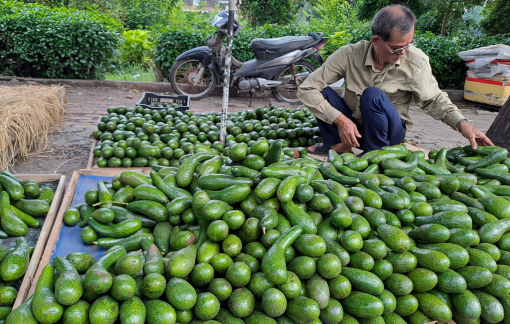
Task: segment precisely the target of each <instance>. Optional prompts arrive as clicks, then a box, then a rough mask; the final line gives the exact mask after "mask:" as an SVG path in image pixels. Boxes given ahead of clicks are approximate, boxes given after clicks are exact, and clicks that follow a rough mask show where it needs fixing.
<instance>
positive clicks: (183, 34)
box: [154, 25, 214, 76]
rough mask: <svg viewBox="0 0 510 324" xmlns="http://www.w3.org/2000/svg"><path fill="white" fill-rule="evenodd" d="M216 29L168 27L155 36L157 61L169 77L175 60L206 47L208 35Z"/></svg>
mask: <svg viewBox="0 0 510 324" xmlns="http://www.w3.org/2000/svg"><path fill="white" fill-rule="evenodd" d="M213 30H214V28H213V27H212V26H211V27H205V26H204V27H203V28H197V27H191V26H179V25H172V26H168V27H167V28H164V29H162V30H160V31H159V33H158V34H157V35H156V36H155V40H156V46H155V57H154V58H155V60H156V64H158V65H159V66H160V68H161V70H162V71H163V73H164V75H167V76H168V73H169V72H170V69H171V68H172V65H173V64H174V63H175V59H176V58H177V56H179V55H180V54H182V53H184V52H185V51H188V50H190V49H192V48H195V47H199V46H204V45H205V38H206V37H207V35H209V34H212V33H213Z"/></svg>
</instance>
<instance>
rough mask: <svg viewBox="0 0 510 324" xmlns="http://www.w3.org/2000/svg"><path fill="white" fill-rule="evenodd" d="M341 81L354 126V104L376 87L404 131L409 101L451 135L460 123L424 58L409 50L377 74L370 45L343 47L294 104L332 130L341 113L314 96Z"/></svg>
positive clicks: (302, 88) (356, 114)
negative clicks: (343, 79)
mask: <svg viewBox="0 0 510 324" xmlns="http://www.w3.org/2000/svg"><path fill="white" fill-rule="evenodd" d="M342 78H345V82H346V89H345V92H344V95H343V98H344V101H345V103H346V104H347V106H348V107H349V109H350V110H351V111H352V112H353V116H354V117H355V118H356V119H357V120H359V121H360V122H361V111H360V107H359V102H360V98H361V95H362V94H363V91H364V90H365V89H366V88H369V87H377V88H379V89H381V90H382V91H384V93H386V95H387V96H388V98H389V99H390V101H391V102H392V103H393V105H394V106H395V108H396V109H397V112H398V114H399V115H400V118H402V119H403V120H405V121H406V128H407V130H411V128H412V121H411V118H410V117H409V107H410V106H411V102H413V101H414V102H416V104H417V105H419V106H420V107H421V108H422V109H423V111H424V112H425V113H427V114H429V115H430V116H432V117H434V118H435V119H437V120H441V121H442V122H443V123H445V124H447V125H449V126H450V127H452V128H453V129H455V130H456V129H457V128H456V125H457V122H459V121H460V120H461V119H463V118H464V117H463V116H462V114H461V113H460V111H459V110H458V109H457V106H455V105H454V104H453V103H452V102H451V101H450V99H449V98H448V95H447V94H446V93H444V92H443V91H441V90H440V89H439V86H438V84H437V81H436V79H435V78H434V76H433V75H432V69H431V67H430V64H429V59H428V57H427V55H425V53H423V52H422V51H421V50H420V49H418V48H416V47H414V46H412V45H411V46H410V47H409V48H408V49H407V50H406V53H405V55H404V56H403V57H402V58H401V59H400V60H399V61H398V62H396V63H395V64H387V65H386V66H385V67H384V69H383V70H382V71H379V70H377V69H376V68H375V65H374V58H373V55H372V43H371V42H369V41H361V42H359V43H357V44H352V45H347V46H344V47H342V48H340V49H339V50H337V51H336V52H335V53H333V54H332V55H331V56H330V57H329V58H328V59H327V60H326V63H325V64H324V65H323V66H322V67H320V68H319V69H317V70H316V71H315V72H313V73H311V74H310V76H309V77H308V78H307V79H306V80H305V81H304V82H303V84H302V85H301V86H300V87H299V90H298V98H299V99H300V100H301V102H303V104H305V105H306V106H307V107H308V108H309V109H310V111H311V112H312V113H313V114H314V115H315V116H316V117H317V118H319V119H321V120H323V121H325V122H327V123H329V124H332V123H333V122H334V121H335V119H336V118H337V117H338V116H339V115H340V114H341V113H340V112H339V111H338V110H336V109H335V108H333V107H332V106H331V104H329V102H327V101H326V100H325V99H324V97H323V96H322V94H321V93H320V91H322V90H323V89H324V88H326V87H328V86H329V85H330V84H333V83H335V82H336V81H338V80H340V79H342ZM348 117H350V116H348Z"/></svg>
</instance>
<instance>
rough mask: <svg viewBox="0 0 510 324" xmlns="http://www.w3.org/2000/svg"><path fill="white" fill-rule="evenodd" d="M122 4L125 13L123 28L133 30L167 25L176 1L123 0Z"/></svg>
mask: <svg viewBox="0 0 510 324" xmlns="http://www.w3.org/2000/svg"><path fill="white" fill-rule="evenodd" d="M122 3H123V6H124V9H125V11H126V16H125V19H124V20H123V21H124V26H125V27H126V28H129V29H135V28H139V27H142V28H146V27H148V26H155V25H157V24H165V23H169V22H170V20H168V18H169V15H170V12H171V11H172V8H174V7H175V5H176V4H177V0H123V1H122Z"/></svg>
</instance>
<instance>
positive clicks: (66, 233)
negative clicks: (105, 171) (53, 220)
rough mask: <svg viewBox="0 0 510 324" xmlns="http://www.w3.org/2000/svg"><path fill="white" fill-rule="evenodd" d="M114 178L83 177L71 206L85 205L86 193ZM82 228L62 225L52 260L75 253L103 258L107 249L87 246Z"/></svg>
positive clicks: (80, 179) (77, 185) (79, 181)
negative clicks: (84, 242) (82, 238)
mask: <svg viewBox="0 0 510 324" xmlns="http://www.w3.org/2000/svg"><path fill="white" fill-rule="evenodd" d="M112 179H113V178H112V177H100V176H93V175H82V176H80V178H79V179H78V183H77V184H76V190H75V192H74V197H73V202H72V203H71V206H74V205H78V204H81V203H85V193H86V192H87V191H89V190H91V189H93V190H97V183H98V182H99V181H111V180H112ZM81 230H82V229H81V228H80V227H79V226H78V225H76V226H73V227H69V226H67V225H66V224H63V225H62V229H61V230H60V234H59V237H58V241H57V243H56V244H55V248H54V250H53V255H52V256H51V260H52V261H53V258H54V257H56V256H63V257H66V256H67V255H68V254H70V253H73V252H86V253H88V254H90V255H91V256H93V257H94V258H95V259H96V260H97V259H98V258H100V257H101V256H103V254H104V252H105V251H106V249H100V248H99V247H98V246H97V245H85V244H83V242H82V240H81V236H80V235H81Z"/></svg>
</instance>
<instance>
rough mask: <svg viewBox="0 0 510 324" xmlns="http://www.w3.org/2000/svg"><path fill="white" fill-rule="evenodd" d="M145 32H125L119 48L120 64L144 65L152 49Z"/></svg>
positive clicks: (148, 34) (136, 30)
mask: <svg viewBox="0 0 510 324" xmlns="http://www.w3.org/2000/svg"><path fill="white" fill-rule="evenodd" d="M149 36H150V32H149V31H147V30H140V29H135V30H127V31H125V32H124V42H123V43H122V48H121V62H122V63H124V64H143V63H146V62H147V60H148V58H149V56H150V52H151V50H152V49H153V45H152V43H151V42H150V41H149Z"/></svg>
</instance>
